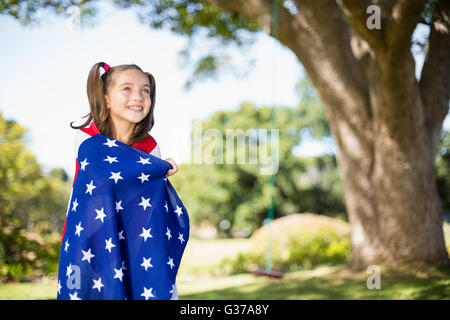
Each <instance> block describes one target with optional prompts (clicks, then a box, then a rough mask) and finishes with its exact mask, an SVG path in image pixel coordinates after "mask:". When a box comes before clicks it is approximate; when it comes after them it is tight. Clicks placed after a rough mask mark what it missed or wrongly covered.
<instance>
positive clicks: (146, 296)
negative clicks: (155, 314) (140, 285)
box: [141, 287, 155, 300]
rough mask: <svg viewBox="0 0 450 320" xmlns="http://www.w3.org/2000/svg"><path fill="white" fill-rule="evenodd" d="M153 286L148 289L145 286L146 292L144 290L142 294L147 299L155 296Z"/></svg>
mask: <svg viewBox="0 0 450 320" xmlns="http://www.w3.org/2000/svg"><path fill="white" fill-rule="evenodd" d="M152 290H153V288H150V289H147V288H146V287H144V292H142V294H141V296H142V297H145V300H148V298H154V297H155V296H154V295H153V293H152Z"/></svg>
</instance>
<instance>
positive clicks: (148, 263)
mask: <svg viewBox="0 0 450 320" xmlns="http://www.w3.org/2000/svg"><path fill="white" fill-rule="evenodd" d="M142 259H143V262H142V263H141V266H143V267H144V268H145V271H147V268H153V266H152V264H151V263H150V260H152V258H148V259H145V257H142Z"/></svg>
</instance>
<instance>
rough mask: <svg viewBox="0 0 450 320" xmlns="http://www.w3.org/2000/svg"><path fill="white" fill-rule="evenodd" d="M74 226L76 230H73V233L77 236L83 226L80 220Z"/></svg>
mask: <svg viewBox="0 0 450 320" xmlns="http://www.w3.org/2000/svg"><path fill="white" fill-rule="evenodd" d="M75 228H77V230H75V234H76V235H77V236H80V232H81V231H83V230H84V228H83V227H82V226H81V221H80V223H79V224H77V225H76V226H75Z"/></svg>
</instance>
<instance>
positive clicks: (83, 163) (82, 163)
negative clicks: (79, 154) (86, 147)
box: [80, 158, 89, 171]
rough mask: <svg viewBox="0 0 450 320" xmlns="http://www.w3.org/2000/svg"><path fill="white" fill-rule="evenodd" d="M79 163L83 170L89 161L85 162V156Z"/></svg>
mask: <svg viewBox="0 0 450 320" xmlns="http://www.w3.org/2000/svg"><path fill="white" fill-rule="evenodd" d="M80 164H81V171H84V169H85V168H86V166H87V165H88V164H89V162H87V158H86V159H84V160H83V161H82V162H80Z"/></svg>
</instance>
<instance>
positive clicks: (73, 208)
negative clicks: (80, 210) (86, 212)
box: [72, 198, 78, 212]
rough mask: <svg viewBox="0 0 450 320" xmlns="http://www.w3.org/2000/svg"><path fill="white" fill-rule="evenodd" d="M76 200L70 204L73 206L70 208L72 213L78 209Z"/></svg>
mask: <svg viewBox="0 0 450 320" xmlns="http://www.w3.org/2000/svg"><path fill="white" fill-rule="evenodd" d="M77 200H78V198H75V201H73V202H72V204H73V206H72V211H75V212H77V207H78V202H77Z"/></svg>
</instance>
